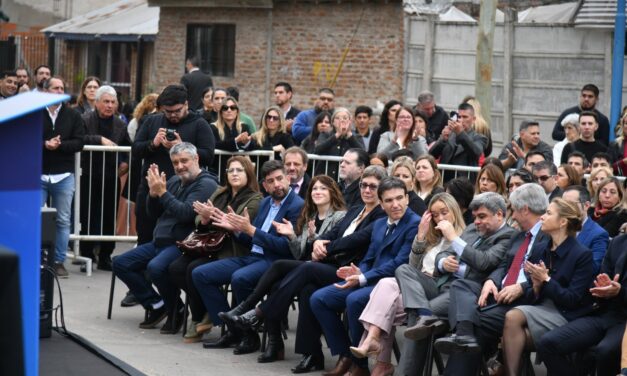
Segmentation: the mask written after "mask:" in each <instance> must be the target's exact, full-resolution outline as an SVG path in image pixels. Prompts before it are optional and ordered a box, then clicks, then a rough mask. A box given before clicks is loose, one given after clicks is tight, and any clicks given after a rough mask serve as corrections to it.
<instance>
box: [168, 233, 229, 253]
mask: <svg viewBox="0 0 627 376" xmlns="http://www.w3.org/2000/svg"><path fill="white" fill-rule="evenodd" d="M228 237H229V232H228V231H225V230H211V231H208V232H199V231H198V230H194V231H192V232H191V233H190V234H189V235H187V237H186V238H185V239H183V240H181V241H177V242H176V245H177V246H178V247H179V249H180V250H181V252H183V254H185V255H189V256H195V257H201V256H206V257H215V256H216V254H217V253H218V252H219V251H220V250H221V249H222V247H223V246H224V241H225V240H226V238H228Z"/></svg>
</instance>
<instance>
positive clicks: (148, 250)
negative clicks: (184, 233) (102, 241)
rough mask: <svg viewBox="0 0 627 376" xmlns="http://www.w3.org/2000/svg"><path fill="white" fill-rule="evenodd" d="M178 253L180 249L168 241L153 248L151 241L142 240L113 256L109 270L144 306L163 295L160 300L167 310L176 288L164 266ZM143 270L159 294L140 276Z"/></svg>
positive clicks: (175, 257) (147, 307) (177, 292)
mask: <svg viewBox="0 0 627 376" xmlns="http://www.w3.org/2000/svg"><path fill="white" fill-rule="evenodd" d="M179 256H181V251H179V249H178V248H177V247H176V246H175V245H171V246H168V247H164V248H157V247H156V246H155V245H154V243H152V242H150V243H146V244H142V245H140V246H137V247H136V248H133V249H131V250H130V251H128V252H126V253H123V254H121V255H119V256H117V257H114V259H113V263H112V265H113V273H115V275H116V276H117V277H118V278H120V279H121V280H122V282H124V283H125V284H126V286H128V288H129V290H131V292H132V293H133V295H135V297H136V298H137V300H139V302H140V303H141V304H142V306H144V308H146V309H150V308H151V305H152V304H153V303H157V302H159V301H160V300H161V298H163V302H164V303H165V305H166V307H167V308H168V312H171V311H172V310H173V309H174V307H176V305H175V304H176V302H177V299H178V294H179V290H178V289H177V288H176V286H175V285H174V284H173V283H172V281H171V280H170V277H169V274H168V267H169V266H170V264H171V263H172V262H173V261H174V260H176V259H177V258H178V257H179ZM145 270H147V271H148V274H149V276H150V280H151V281H152V283H154V284H155V286H157V289H159V293H160V294H161V296H159V294H157V292H156V291H155V290H154V289H153V288H152V284H151V283H150V282H148V281H147V280H146V278H145V276H144V271H145Z"/></svg>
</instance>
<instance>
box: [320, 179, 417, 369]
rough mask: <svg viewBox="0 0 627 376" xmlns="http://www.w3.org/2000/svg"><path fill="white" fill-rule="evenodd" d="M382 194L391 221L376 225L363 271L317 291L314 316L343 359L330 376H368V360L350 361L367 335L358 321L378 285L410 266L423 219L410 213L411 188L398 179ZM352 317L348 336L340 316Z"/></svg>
mask: <svg viewBox="0 0 627 376" xmlns="http://www.w3.org/2000/svg"><path fill="white" fill-rule="evenodd" d="M377 194H378V196H379V200H380V201H381V206H382V207H383V210H385V212H386V214H387V218H381V219H378V220H377V221H376V222H375V223H374V227H373V230H372V237H371V239H370V246H369V248H368V251H367V253H366V255H365V256H364V258H363V260H362V261H361V262H360V263H359V266H355V265H354V264H351V265H350V266H344V267H342V268H340V269H338V271H337V276H338V277H339V278H340V279H343V280H344V282H343V283H336V284H332V285H329V286H327V287H324V288H322V289H320V290H318V291H316V292H315V293H314V294H313V295H312V296H311V299H310V304H311V309H312V311H313V312H314V314H315V316H316V318H317V319H318V322H319V323H320V326H321V327H322V330H323V332H324V335H325V337H326V339H327V343H328V345H329V347H330V349H331V353H332V354H333V355H339V360H338V362H337V364H336V366H335V368H334V369H333V370H332V371H331V372H329V373H327V375H332V376H335V375H338V376H339V375H343V374H344V373H346V372H347V371H349V369H350V372H351V375H363V374H368V370H367V368H368V364H367V361H366V360H364V359H351V357H350V349H349V347H350V345H351V344H352V345H353V346H356V345H357V343H358V341H359V339H360V338H361V335H362V333H363V326H362V325H361V323H359V321H358V320H359V316H360V314H361V311H362V310H363V308H364V306H365V305H366V303H367V302H368V299H369V297H370V293H371V292H372V289H373V288H374V285H375V284H376V283H377V282H378V281H379V280H380V279H381V278H385V277H391V276H392V275H393V274H394V270H396V268H397V267H398V266H399V265H402V264H404V263H406V262H407V260H408V258H409V251H410V249H411V244H412V241H413V239H414V237H415V233H416V228H417V226H418V223H419V221H420V217H419V216H418V215H416V214H415V213H413V212H412V211H411V210H407V204H408V199H407V188H406V186H405V183H403V182H402V181H401V180H399V179H396V178H393V177H391V178H386V179H384V180H383V181H381V184H380V185H379V188H378V191H377ZM345 310H346V312H347V319H348V330H349V333H350V338H349V335H348V333H346V331H345V330H344V324H342V320H341V317H340V313H342V312H344V311H345Z"/></svg>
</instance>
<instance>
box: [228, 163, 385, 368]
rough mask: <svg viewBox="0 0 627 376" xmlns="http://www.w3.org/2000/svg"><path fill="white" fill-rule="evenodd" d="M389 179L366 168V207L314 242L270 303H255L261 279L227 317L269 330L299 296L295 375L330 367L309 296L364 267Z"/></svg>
mask: <svg viewBox="0 0 627 376" xmlns="http://www.w3.org/2000/svg"><path fill="white" fill-rule="evenodd" d="M385 176H386V173H385V170H384V169H382V168H381V167H379V166H370V167H368V168H366V169H365V170H364V173H363V175H362V177H361V185H360V188H361V196H362V200H363V202H364V203H365V205H359V206H354V207H353V208H351V209H349V210H348V212H347V213H346V215H345V216H344V218H343V219H342V220H341V221H340V222H339V223H338V224H337V225H335V226H334V227H333V228H332V229H330V230H329V231H327V232H325V233H323V234H321V235H320V237H319V239H318V240H315V241H314V243H313V251H312V253H311V262H304V263H301V264H300V265H298V266H297V267H296V268H295V269H293V270H291V271H290V272H289V273H288V274H287V275H285V276H284V277H283V278H282V279H281V281H280V283H279V285H278V288H277V289H275V290H274V291H272V292H271V294H270V296H269V297H268V299H266V300H265V301H264V302H263V303H261V304H260V305H259V306H257V307H256V308H255V304H257V303H258V302H259V300H260V297H261V296H262V295H260V294H256V293H257V292H259V291H260V290H259V286H261V285H263V284H264V283H263V281H260V283H259V285H258V288H256V289H255V291H254V292H253V294H251V296H250V297H249V298H247V299H246V300H245V301H243V302H242V303H241V304H240V305H238V306H237V307H236V308H234V309H233V310H231V311H229V312H226V313H223V314H221V317H223V318H224V319H225V321H227V322H228V320H231V321H232V322H237V323H238V324H239V325H240V326H241V327H253V326H255V325H256V324H257V323H258V322H259V321H261V320H263V321H264V322H265V323H266V325H267V326H268V327H270V328H275V327H277V326H278V323H279V322H280V320H282V319H283V317H285V315H286V314H287V311H288V309H289V307H290V305H291V304H292V302H293V298H294V297H295V296H296V295H298V297H299V299H298V305H299V310H298V325H297V328H296V341H295V350H296V353H298V354H302V355H303V357H302V359H301V361H300V363H299V364H298V365H297V366H296V367H295V368H293V369H292V372H293V373H306V372H310V371H312V370H313V369H316V370H321V369H323V368H324V356H323V354H322V345H321V343H320V336H321V335H322V330H321V329H320V325H319V324H318V321H317V320H316V318H315V317H314V315H313V312H312V311H311V308H310V305H309V298H310V297H311V294H313V293H314V291H315V290H316V289H318V288H320V287H324V286H326V285H328V284H330V283H335V282H339V281H340V279H339V278H338V277H337V275H336V274H337V273H336V271H337V268H338V267H342V266H346V265H350V264H351V263H353V262H355V263H358V262H359V261H360V260H361V258H362V257H363V255H364V253H365V250H366V249H367V248H368V245H369V244H370V237H371V234H372V223H374V221H375V220H376V219H378V218H381V217H383V216H384V215H385V212H384V211H383V209H381V206H380V205H379V198H378V196H377V193H376V190H377V187H378V186H379V183H380V181H381V180H382V179H383V178H384V177H385ZM273 267H274V266H273ZM269 274H270V272H267V273H266V274H264V277H262V280H263V279H264V278H270V276H268V275H269ZM253 308H254V309H253ZM249 310H250V311H249ZM277 355H278V352H277ZM278 358H279V357H278V356H277V359H278ZM266 359H268V358H266Z"/></svg>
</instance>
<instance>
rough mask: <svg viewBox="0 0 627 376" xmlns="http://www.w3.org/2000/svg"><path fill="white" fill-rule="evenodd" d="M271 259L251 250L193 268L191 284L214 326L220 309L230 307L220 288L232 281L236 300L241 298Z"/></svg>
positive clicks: (218, 321) (254, 284)
mask: <svg viewBox="0 0 627 376" xmlns="http://www.w3.org/2000/svg"><path fill="white" fill-rule="evenodd" d="M271 263H272V261H270V260H268V259H266V258H265V257H264V256H263V255H260V254H255V253H251V254H250V255H248V256H242V257H229V258H226V259H223V260H218V261H214V262H210V263H208V264H205V265H201V266H199V267H197V268H196V269H194V270H193V271H192V280H193V281H194V286H196V289H197V290H198V292H199V293H200V297H201V298H202V301H203V303H204V305H205V308H206V309H207V312H208V313H209V317H211V322H212V323H213V324H214V325H221V324H222V320H221V319H220V317H219V316H218V313H220V312H226V311H228V310H230V306H229V302H228V301H227V299H226V295H225V294H224V292H223V291H222V290H221V288H222V286H224V285H225V284H227V283H230V284H231V288H232V289H233V294H234V295H235V299H236V301H237V302H238V303H239V302H242V301H244V300H245V299H246V298H247V297H248V295H250V293H252V291H253V290H254V288H255V286H256V285H257V281H259V279H260V278H261V276H262V275H263V273H264V272H265V271H266V270H268V268H269V267H270V265H271Z"/></svg>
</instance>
